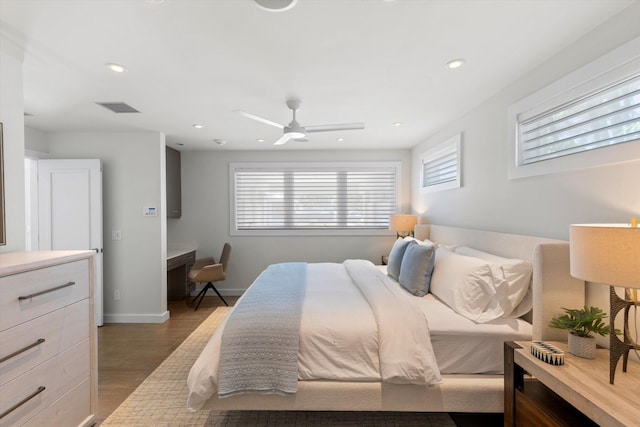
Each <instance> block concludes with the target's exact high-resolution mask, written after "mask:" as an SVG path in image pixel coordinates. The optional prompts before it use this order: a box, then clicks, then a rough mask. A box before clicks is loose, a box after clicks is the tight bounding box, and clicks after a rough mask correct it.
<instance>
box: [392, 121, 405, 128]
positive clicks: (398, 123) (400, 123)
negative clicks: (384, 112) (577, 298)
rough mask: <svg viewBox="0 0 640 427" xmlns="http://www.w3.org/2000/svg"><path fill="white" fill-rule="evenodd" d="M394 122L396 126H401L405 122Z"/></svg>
mask: <svg viewBox="0 0 640 427" xmlns="http://www.w3.org/2000/svg"><path fill="white" fill-rule="evenodd" d="M392 124H393V125H394V126H395V127H400V126H402V125H403V124H404V123H402V122H394V123H392Z"/></svg>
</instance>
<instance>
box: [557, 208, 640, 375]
mask: <svg viewBox="0 0 640 427" xmlns="http://www.w3.org/2000/svg"><path fill="white" fill-rule="evenodd" d="M569 248H570V266H571V267H570V268H571V275H572V276H573V277H576V278H578V279H582V280H585V281H589V282H597V283H601V284H606V285H609V308H610V312H609V354H610V358H609V382H610V383H611V384H613V380H614V377H615V373H616V366H617V364H618V360H620V357H623V364H622V371H623V372H626V371H627V361H628V359H629V350H631V349H640V346H638V344H637V343H635V342H634V341H633V340H632V338H631V334H630V332H629V308H630V307H631V306H632V305H636V306H637V305H638V293H637V292H638V291H637V289H640V228H638V221H637V219H635V218H634V219H633V220H632V221H631V224H574V225H571V227H570V230H569ZM614 286H622V287H624V288H625V291H624V294H625V298H624V299H622V298H620V297H618V295H617V294H616V291H615V288H614ZM629 288H633V289H632V290H630V289H629ZM636 309H637V308H636ZM620 310H624V329H623V340H620V338H618V336H617V335H616V333H615V326H614V322H615V317H616V315H617V314H618V312H620ZM636 328H637V325H636Z"/></svg>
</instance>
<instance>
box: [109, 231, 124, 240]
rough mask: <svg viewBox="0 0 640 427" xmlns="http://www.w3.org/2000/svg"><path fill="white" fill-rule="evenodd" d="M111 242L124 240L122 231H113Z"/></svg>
mask: <svg viewBox="0 0 640 427" xmlns="http://www.w3.org/2000/svg"><path fill="white" fill-rule="evenodd" d="M111 240H122V232H121V231H120V230H112V231H111Z"/></svg>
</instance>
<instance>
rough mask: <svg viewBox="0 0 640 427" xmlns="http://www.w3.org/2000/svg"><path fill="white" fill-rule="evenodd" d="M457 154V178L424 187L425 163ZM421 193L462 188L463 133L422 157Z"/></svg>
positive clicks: (423, 154)
mask: <svg viewBox="0 0 640 427" xmlns="http://www.w3.org/2000/svg"><path fill="white" fill-rule="evenodd" d="M452 151H453V152H455V153H456V178H455V179H454V180H452V181H447V182H443V183H440V184H434V185H428V186H425V185H424V166H425V163H427V162H429V161H432V160H436V159H438V158H440V157H442V156H443V155H446V154H449V153H450V152H452ZM419 185H420V192H422V193H432V192H435V191H444V190H451V189H454V188H460V187H462V132H460V133H457V134H455V135H454V136H452V137H450V138H449V139H447V140H446V141H444V142H443V143H441V144H438V145H436V146H435V147H433V148H431V149H429V150H427V151H425V152H423V153H422V155H420V184H419Z"/></svg>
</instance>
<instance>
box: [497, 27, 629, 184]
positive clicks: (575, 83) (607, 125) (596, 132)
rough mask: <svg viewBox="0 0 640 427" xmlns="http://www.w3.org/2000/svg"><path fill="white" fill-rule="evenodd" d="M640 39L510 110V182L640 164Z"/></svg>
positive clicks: (621, 47) (531, 95) (530, 96)
mask: <svg viewBox="0 0 640 427" xmlns="http://www.w3.org/2000/svg"><path fill="white" fill-rule="evenodd" d="M638 46H640V37H636V38H635V39H632V40H630V41H628V42H627V43H625V44H623V45H621V46H619V47H617V48H615V49H613V50H611V51H609V52H608V53H606V54H604V55H602V56H600V57H598V58H596V59H594V60H593V61H591V62H589V63H588V64H586V65H584V66H582V67H580V68H578V69H576V70H574V71H573V72H571V73H569V74H567V75H566V76H564V77H562V78H560V79H558V80H556V81H555V82H553V83H551V84H549V85H548V86H546V87H543V88H541V89H539V90H537V91H535V92H533V93H531V94H530V95H528V96H526V97H525V98H523V99H521V100H519V101H517V102H515V103H514V104H512V105H511V106H509V110H508V135H509V138H508V142H509V145H508V148H507V149H508V154H509V155H508V159H509V164H508V176H509V179H517V178H525V177H531V176H537V175H545V174H550V173H558V172H568V171H574V170H581V169H585V168H591V167H596V166H604V165H612V164H616V163H620V162H628V161H635V160H640V72H639V71H638V70H640V50H639V49H638Z"/></svg>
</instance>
